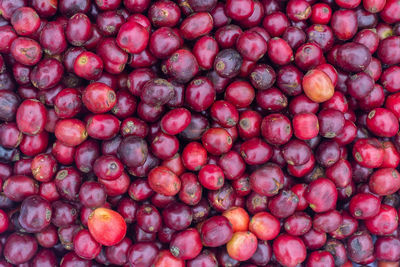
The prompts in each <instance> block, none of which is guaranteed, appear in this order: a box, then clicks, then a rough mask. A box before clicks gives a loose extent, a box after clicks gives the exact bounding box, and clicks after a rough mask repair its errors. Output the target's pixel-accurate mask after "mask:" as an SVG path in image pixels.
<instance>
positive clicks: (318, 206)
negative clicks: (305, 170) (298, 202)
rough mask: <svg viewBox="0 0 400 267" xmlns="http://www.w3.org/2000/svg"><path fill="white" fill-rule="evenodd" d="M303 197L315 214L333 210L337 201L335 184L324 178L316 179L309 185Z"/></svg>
mask: <svg viewBox="0 0 400 267" xmlns="http://www.w3.org/2000/svg"><path fill="white" fill-rule="evenodd" d="M304 197H305V199H306V201H307V202H308V203H309V204H310V207H311V208H312V209H313V210H314V211H315V212H325V211H328V210H331V209H334V208H335V206H336V200H337V191H336V187H335V184H334V183H333V182H332V181H330V180H328V179H326V178H318V179H317V180H314V181H313V182H311V183H310V185H309V186H308V188H307V190H306V192H305V194H304ZM320 197H321V198H322V199H324V200H322V199H319V198H320Z"/></svg>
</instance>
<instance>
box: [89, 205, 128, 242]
mask: <svg viewBox="0 0 400 267" xmlns="http://www.w3.org/2000/svg"><path fill="white" fill-rule="evenodd" d="M88 228H89V232H90V234H91V235H92V236H93V238H94V239H95V240H96V241H97V242H99V243H100V244H102V245H105V246H113V245H115V244H118V243H119V242H120V241H121V240H122V239H123V238H124V237H125V234H126V223H125V221H124V219H123V218H122V216H121V215H120V214H119V213H117V212H115V211H113V210H110V209H107V208H97V209H95V210H94V211H93V213H92V214H91V215H90V216H89V220H88Z"/></svg>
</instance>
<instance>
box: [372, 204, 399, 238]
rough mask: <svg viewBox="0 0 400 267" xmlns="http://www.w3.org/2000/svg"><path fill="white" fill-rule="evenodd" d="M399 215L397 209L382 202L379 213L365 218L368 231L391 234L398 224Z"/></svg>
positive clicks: (377, 233) (376, 233)
mask: <svg viewBox="0 0 400 267" xmlns="http://www.w3.org/2000/svg"><path fill="white" fill-rule="evenodd" d="M398 224H399V223H398V215H397V214H396V209H395V208H393V207H391V206H389V205H385V204H382V205H381V206H380V210H379V212H378V214H377V215H376V216H374V217H371V218H369V219H367V220H365V226H366V227H367V229H368V231H369V232H370V233H372V234H375V235H390V234H392V233H393V232H394V231H395V229H396V228H397V226H398Z"/></svg>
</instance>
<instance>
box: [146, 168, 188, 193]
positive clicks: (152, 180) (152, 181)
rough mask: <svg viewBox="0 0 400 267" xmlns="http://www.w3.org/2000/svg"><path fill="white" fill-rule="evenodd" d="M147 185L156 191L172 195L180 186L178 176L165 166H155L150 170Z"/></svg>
mask: <svg viewBox="0 0 400 267" xmlns="http://www.w3.org/2000/svg"><path fill="white" fill-rule="evenodd" d="M148 179H149V185H150V187H151V188H152V189H153V190H154V191H155V192H157V193H160V194H163V195H166V196H174V195H176V194H177V193H178V192H179V190H180V188H181V181H180V180H179V178H178V176H177V175H176V174H175V173H173V172H172V171H170V170H169V169H168V168H166V167H163V166H161V167H157V168H154V169H153V170H151V171H150V173H149V176H148Z"/></svg>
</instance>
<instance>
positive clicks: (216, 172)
mask: <svg viewBox="0 0 400 267" xmlns="http://www.w3.org/2000/svg"><path fill="white" fill-rule="evenodd" d="M198 178H199V182H200V184H201V185H202V186H203V187H205V188H207V189H210V190H218V189H220V188H221V187H222V186H223V185H224V178H225V175H224V173H223V171H222V169H221V168H220V167H218V166H217V165H213V164H207V165H205V166H203V167H202V168H201V169H200V172H199V175H198Z"/></svg>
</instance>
